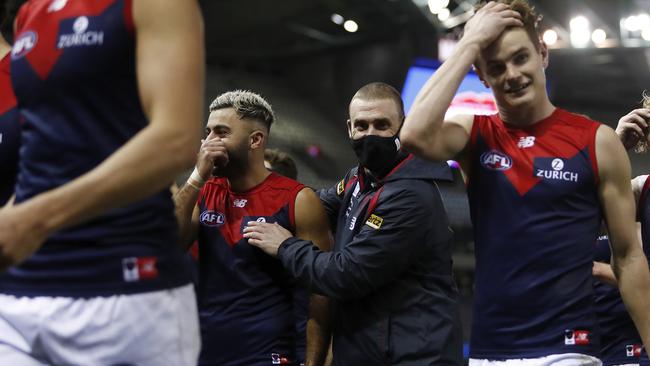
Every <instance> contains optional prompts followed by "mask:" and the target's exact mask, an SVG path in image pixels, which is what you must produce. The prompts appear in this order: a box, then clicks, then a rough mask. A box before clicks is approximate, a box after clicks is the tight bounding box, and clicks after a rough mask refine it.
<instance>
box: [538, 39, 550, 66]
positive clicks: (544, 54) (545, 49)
mask: <svg viewBox="0 0 650 366" xmlns="http://www.w3.org/2000/svg"><path fill="white" fill-rule="evenodd" d="M539 53H541V55H542V65H543V66H544V68H545V69H546V68H547V67H548V47H547V46H546V43H544V42H541V41H540V42H539Z"/></svg>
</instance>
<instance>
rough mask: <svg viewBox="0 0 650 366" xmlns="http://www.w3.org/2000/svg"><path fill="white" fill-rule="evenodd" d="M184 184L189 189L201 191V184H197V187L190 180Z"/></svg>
mask: <svg viewBox="0 0 650 366" xmlns="http://www.w3.org/2000/svg"><path fill="white" fill-rule="evenodd" d="M185 184H187V185H189V186H190V187H192V188H194V189H196V190H197V191H201V187H202V186H203V184H201V183H199V185H198V186H197V185H196V184H194V183H192V179H188V180H187V182H185Z"/></svg>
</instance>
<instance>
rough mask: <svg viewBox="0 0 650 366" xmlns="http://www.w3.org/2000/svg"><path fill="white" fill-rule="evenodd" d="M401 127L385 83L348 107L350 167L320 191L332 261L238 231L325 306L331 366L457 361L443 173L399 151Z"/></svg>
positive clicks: (270, 234) (258, 232) (307, 247)
mask: <svg viewBox="0 0 650 366" xmlns="http://www.w3.org/2000/svg"><path fill="white" fill-rule="evenodd" d="M403 120H404V112H403V105H402V100H401V98H400V95H399V93H398V92H397V91H396V90H395V89H394V88H392V87H391V86H389V85H387V84H384V83H372V84H368V85H366V86H364V87H362V88H361V89H360V90H359V91H358V92H357V93H356V94H355V95H354V97H353V98H352V101H351V103H350V119H349V120H348V122H347V124H348V132H349V136H350V140H351V144H352V147H353V149H354V151H355V153H356V155H357V157H358V158H359V167H357V168H354V169H352V170H350V171H349V172H348V173H347V174H346V176H345V178H344V179H343V180H341V181H340V182H339V183H338V184H337V185H336V186H334V187H332V188H331V189H328V190H324V191H321V192H320V198H321V200H322V201H323V204H324V205H325V208H326V211H327V213H328V215H329V218H330V224H331V225H332V228H333V231H335V233H336V244H335V249H334V251H333V252H322V251H320V250H318V248H317V247H316V246H314V245H313V244H312V243H311V242H309V241H305V240H300V239H298V238H294V237H292V235H291V233H290V232H289V231H287V230H285V229H283V228H282V227H280V226H278V225H275V224H265V223H258V222H249V223H248V227H247V228H246V229H245V230H244V232H245V234H244V236H245V237H247V238H248V239H249V243H250V244H251V245H255V246H257V247H259V248H261V249H262V250H264V251H265V252H266V253H268V254H270V255H273V256H277V257H278V258H279V259H280V260H281V261H282V263H283V265H284V266H285V268H286V269H287V270H288V271H289V272H291V273H292V274H293V275H294V276H295V277H296V278H298V279H299V280H300V281H301V282H302V283H303V284H304V285H305V286H308V287H309V288H310V289H311V290H312V291H314V292H317V293H320V294H323V295H326V296H329V297H330V298H331V299H332V300H333V303H334V306H333V310H332V311H333V314H332V317H331V319H332V332H333V353H334V358H333V364H334V365H404V366H406V365H414V366H415V365H417V366H421V365H460V364H461V362H462V351H461V330H460V324H459V320H458V312H457V292H456V285H455V283H454V280H453V278H452V262H451V243H452V233H451V232H450V230H449V227H448V220H447V216H446V213H445V210H444V207H443V204H442V200H441V197H440V192H439V190H438V187H437V184H436V180H451V177H452V176H451V171H450V170H449V167H448V166H447V165H446V164H445V163H431V162H425V161H423V160H420V159H418V158H415V157H413V156H412V155H409V154H407V153H405V152H403V151H402V150H401V149H400V143H399V138H398V132H399V129H400V127H401V124H402V122H403Z"/></svg>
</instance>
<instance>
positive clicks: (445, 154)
mask: <svg viewBox="0 0 650 366" xmlns="http://www.w3.org/2000/svg"><path fill="white" fill-rule="evenodd" d="M520 25H522V23H521V20H520V15H519V13H517V12H515V11H513V10H511V9H510V7H509V6H507V5H505V4H498V3H489V4H487V5H486V6H484V7H483V8H481V10H479V11H478V12H477V13H476V15H474V16H473V17H472V19H470V20H469V22H467V25H466V26H465V35H464V36H463V38H462V39H461V40H460V42H459V43H458V46H457V47H456V49H455V51H454V53H453V54H452V56H451V57H450V58H449V59H448V60H447V61H445V62H444V63H443V64H442V66H441V67H440V69H438V71H436V73H435V74H434V75H433V76H431V78H430V79H429V80H428V81H427V83H426V84H425V85H424V87H423V88H422V90H421V91H420V92H419V93H418V96H417V97H416V99H415V102H414V103H413V106H412V107H411V110H410V112H409V113H408V115H407V116H406V120H405V121H404V126H403V127H402V131H401V134H400V137H401V139H402V144H403V145H404V146H405V147H406V148H407V149H408V150H409V151H411V152H413V153H414V154H416V155H420V156H422V157H425V158H428V159H432V160H447V159H452V158H455V157H456V155H458V154H459V153H460V152H461V151H462V150H463V149H464V148H465V146H466V145H467V142H468V140H469V135H470V131H471V127H472V122H473V118H472V116H457V117H455V118H454V119H452V120H449V121H444V117H445V112H446V111H447V108H449V105H450V104H451V101H452V99H453V97H454V95H455V94H456V91H457V90H458V87H459V86H460V83H461V81H462V80H463V78H464V77H465V75H466V74H467V72H468V71H469V69H470V67H471V66H472V64H473V63H475V62H476V59H477V57H478V55H479V53H480V51H481V50H482V49H484V48H485V47H487V46H488V45H489V44H490V43H492V42H493V41H494V40H495V39H496V38H497V37H498V36H499V35H500V34H501V33H502V32H503V30H504V29H505V28H506V27H511V26H520Z"/></svg>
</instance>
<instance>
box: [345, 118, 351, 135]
mask: <svg viewBox="0 0 650 366" xmlns="http://www.w3.org/2000/svg"><path fill="white" fill-rule="evenodd" d="M346 123H347V125H348V137H349V138H352V122H351V121H350V119H349V118H348V120H347V121H346Z"/></svg>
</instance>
